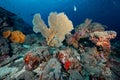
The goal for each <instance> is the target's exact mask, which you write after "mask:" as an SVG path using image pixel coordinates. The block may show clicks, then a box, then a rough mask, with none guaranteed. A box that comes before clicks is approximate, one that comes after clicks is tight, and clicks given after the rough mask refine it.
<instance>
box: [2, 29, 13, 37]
mask: <svg viewBox="0 0 120 80" xmlns="http://www.w3.org/2000/svg"><path fill="white" fill-rule="evenodd" d="M10 34H11V31H10V30H8V31H5V32H3V37H4V38H8V37H9V36H10Z"/></svg>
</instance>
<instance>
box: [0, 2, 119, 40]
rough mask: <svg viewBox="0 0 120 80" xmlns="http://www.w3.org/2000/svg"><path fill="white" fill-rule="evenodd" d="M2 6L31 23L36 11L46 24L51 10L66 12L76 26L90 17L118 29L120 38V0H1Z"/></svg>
mask: <svg viewBox="0 0 120 80" xmlns="http://www.w3.org/2000/svg"><path fill="white" fill-rule="evenodd" d="M0 6H1V7H3V8H5V9H7V10H9V11H11V12H13V13H15V14H17V15H18V16H19V17H21V18H23V19H24V20H25V21H26V22H27V23H29V24H30V25H32V18H33V15H34V14H35V13H40V14H41V16H42V18H43V20H44V21H45V22H46V24H47V19H48V15H49V13H50V12H64V13H65V14H66V15H67V16H68V17H69V19H70V20H72V22H73V24H74V26H76V25H78V24H80V23H82V22H83V21H84V20H85V19H86V18H90V19H92V20H93V22H100V23H102V24H104V25H107V26H108V28H107V30H115V31H117V33H118V36H117V39H120V32H119V30H120V0H0ZM74 6H75V7H76V11H74Z"/></svg>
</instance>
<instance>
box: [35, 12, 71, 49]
mask: <svg viewBox="0 0 120 80" xmlns="http://www.w3.org/2000/svg"><path fill="white" fill-rule="evenodd" d="M48 24H49V26H50V28H48V27H47V25H46V24H45V23H44V21H43V20H42V19H41V16H40V14H35V16H34V19H33V25H34V27H33V31H34V32H36V33H38V32H41V34H42V35H43V36H44V37H45V38H46V41H47V44H48V45H49V46H55V47H59V46H61V45H62V41H63V40H64V38H65V35H66V34H69V33H70V31H71V30H72V29H73V24H72V22H71V21H70V20H69V19H68V17H67V16H66V15H65V14H64V13H59V14H57V13H51V14H50V16H49V18H48Z"/></svg>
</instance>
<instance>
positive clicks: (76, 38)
mask: <svg viewBox="0 0 120 80" xmlns="http://www.w3.org/2000/svg"><path fill="white" fill-rule="evenodd" d="M0 18H1V17H0ZM1 20H3V18H1ZM1 20H0V21H1ZM5 20H6V19H5ZM16 20H17V19H16ZM19 21H20V22H21V24H20V25H19V26H21V25H23V23H24V22H22V21H21V20H19ZM1 22H3V21H1ZM1 22H0V23H1ZM17 23H19V22H17V21H16V22H15V24H17ZM48 24H49V28H48V27H47V26H46V24H45V23H44V21H43V20H42V19H41V16H40V15H39V14H35V15H34V18H33V25H34V27H33V30H34V32H36V33H38V32H41V34H42V35H41V34H33V33H31V34H25V35H24V34H22V33H21V32H19V31H21V30H20V29H17V30H19V31H16V28H15V27H12V28H11V27H9V28H8V26H7V25H6V26H3V24H2V26H0V32H1V33H3V36H4V37H2V35H0V72H1V73H0V80H4V79H6V80H14V79H16V80H21V79H24V80H112V79H113V80H119V78H120V75H119V72H120V70H119V66H120V59H119V56H120V54H119V51H120V49H119V48H120V42H116V43H112V44H111V42H110V40H111V39H114V38H115V37H116V35H117V33H116V32H115V31H105V27H106V26H105V25H102V24H100V23H97V22H92V20H91V19H86V20H85V21H84V23H82V24H80V25H78V26H77V27H75V29H74V31H75V32H74V33H70V31H71V30H73V25H72V22H71V21H70V20H69V19H68V17H67V16H66V15H65V14H64V13H51V14H50V15H49V18H48ZM17 25H18V24H17ZM14 26H15V25H14ZM5 28H6V29H5ZM22 32H23V33H24V31H22ZM26 33H27V32H26ZM6 38H8V39H10V40H12V41H13V42H10V41H9V40H8V39H6ZM45 39H46V40H45ZM64 39H65V41H63V40H64ZM14 42H15V43H14ZM16 42H17V43H16ZM23 42H24V43H23ZM20 43H22V44H20ZM51 46H52V47H51ZM10 52H11V53H12V54H13V55H12V56H9V55H8V54H9V53H10Z"/></svg>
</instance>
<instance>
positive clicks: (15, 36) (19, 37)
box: [9, 31, 26, 43]
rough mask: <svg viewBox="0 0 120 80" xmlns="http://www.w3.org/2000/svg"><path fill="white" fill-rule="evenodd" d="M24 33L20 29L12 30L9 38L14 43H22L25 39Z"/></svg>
mask: <svg viewBox="0 0 120 80" xmlns="http://www.w3.org/2000/svg"><path fill="white" fill-rule="evenodd" d="M25 37H26V36H25V35H24V34H23V33H22V32H20V31H13V32H12V33H11V36H10V38H9V39H10V40H11V41H12V42H15V43H23V42H24V41H25Z"/></svg>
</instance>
